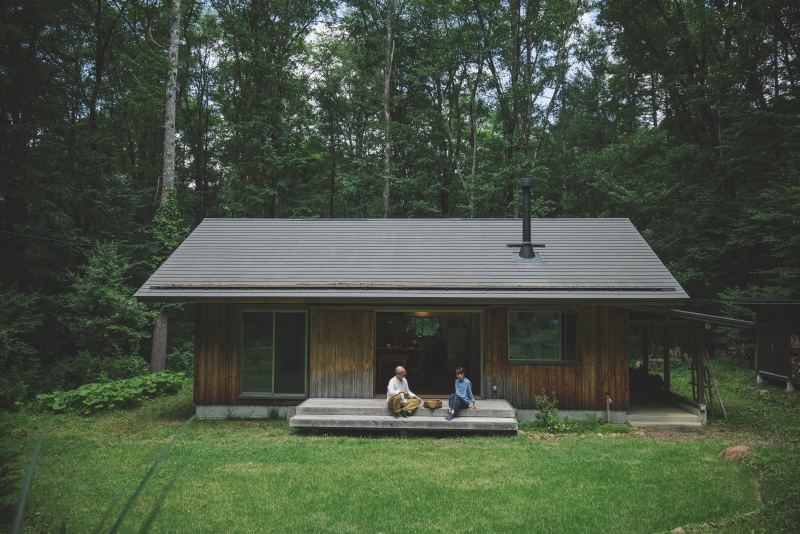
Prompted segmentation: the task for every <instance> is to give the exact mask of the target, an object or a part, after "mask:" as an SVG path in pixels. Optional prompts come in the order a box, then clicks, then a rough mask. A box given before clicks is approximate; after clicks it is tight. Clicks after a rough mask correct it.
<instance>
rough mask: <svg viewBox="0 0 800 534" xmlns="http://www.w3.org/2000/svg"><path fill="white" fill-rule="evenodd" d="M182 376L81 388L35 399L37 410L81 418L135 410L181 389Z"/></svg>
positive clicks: (154, 376) (158, 375) (145, 377)
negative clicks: (141, 404) (129, 409)
mask: <svg viewBox="0 0 800 534" xmlns="http://www.w3.org/2000/svg"><path fill="white" fill-rule="evenodd" d="M183 380H184V374H183V373H168V372H164V373H155V374H152V375H143V376H137V377H135V378H128V379H124V380H116V381H114V382H104V383H95V384H84V385H83V386H81V387H79V388H78V389H75V390H72V391H56V392H55V393H43V394H39V395H37V396H36V403H35V407H36V409H38V410H50V411H53V412H56V413H60V412H64V411H68V410H72V411H76V412H78V413H81V414H83V415H91V414H94V413H98V412H104V411H108V410H113V409H115V408H131V407H134V406H138V405H139V404H140V403H141V402H142V401H143V400H144V399H151V398H154V397H158V396H161V395H171V394H174V393H177V392H178V391H180V390H181V388H182V387H183Z"/></svg>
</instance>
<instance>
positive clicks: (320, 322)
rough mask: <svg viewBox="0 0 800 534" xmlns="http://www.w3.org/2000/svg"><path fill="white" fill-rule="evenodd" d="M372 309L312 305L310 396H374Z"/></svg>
mask: <svg viewBox="0 0 800 534" xmlns="http://www.w3.org/2000/svg"><path fill="white" fill-rule="evenodd" d="M374 317H375V313H374V311H373V310H351V309H344V310H342V309H339V310H336V309H328V308H312V310H311V346H310V358H309V371H310V375H311V379H310V383H309V386H310V387H309V394H310V396H311V397H326V398H329V397H338V398H372V396H373V391H372V390H373V361H374V359H375V320H374Z"/></svg>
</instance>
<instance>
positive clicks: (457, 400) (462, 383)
mask: <svg viewBox="0 0 800 534" xmlns="http://www.w3.org/2000/svg"><path fill="white" fill-rule="evenodd" d="M470 404H472V407H473V408H475V409H476V410H477V409H478V406H477V405H476V404H475V397H473V396H472V382H470V381H469V379H468V378H467V377H466V376H465V373H464V368H463V367H459V368H458V369H456V392H455V393H453V394H452V395H450V413H448V414H447V417H445V419H446V420H448V421H452V420H453V417H454V416H455V415H456V410H461V409H462V408H469V405H470Z"/></svg>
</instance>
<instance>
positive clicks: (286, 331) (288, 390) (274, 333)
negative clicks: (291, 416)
mask: <svg viewBox="0 0 800 534" xmlns="http://www.w3.org/2000/svg"><path fill="white" fill-rule="evenodd" d="M241 365H242V366H241V393H242V395H246V396H272V395H304V394H305V390H306V314H305V312H271V311H264V312H260V311H259V312H249V311H248V312H243V313H242V359H241Z"/></svg>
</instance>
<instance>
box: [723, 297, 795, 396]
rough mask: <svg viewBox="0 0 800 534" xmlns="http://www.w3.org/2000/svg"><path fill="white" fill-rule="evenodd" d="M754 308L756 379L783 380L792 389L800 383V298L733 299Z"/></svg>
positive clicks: (739, 303)
mask: <svg viewBox="0 0 800 534" xmlns="http://www.w3.org/2000/svg"><path fill="white" fill-rule="evenodd" d="M732 303H733V304H734V305H736V306H744V307H746V308H750V309H751V310H753V311H755V312H756V331H757V335H758V345H757V346H758V353H757V357H756V372H757V373H758V379H759V380H761V378H762V377H763V378H772V379H777V380H783V381H785V382H786V388H787V389H789V390H790V391H794V389H795V386H800V300H734V301H732Z"/></svg>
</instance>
